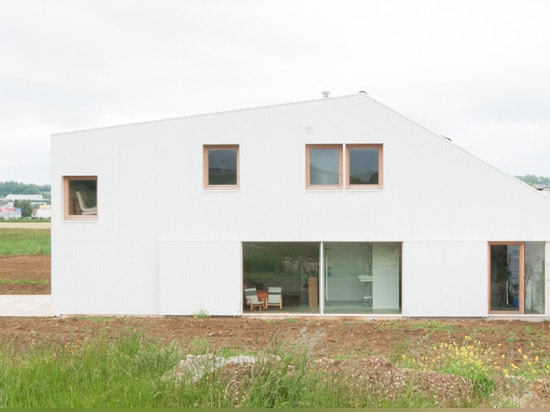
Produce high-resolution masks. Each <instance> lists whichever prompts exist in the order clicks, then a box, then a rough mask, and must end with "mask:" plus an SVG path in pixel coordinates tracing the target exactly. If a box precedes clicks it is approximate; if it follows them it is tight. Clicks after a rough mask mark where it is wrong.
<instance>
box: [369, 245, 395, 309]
mask: <svg viewBox="0 0 550 412" xmlns="http://www.w3.org/2000/svg"><path fill="white" fill-rule="evenodd" d="M400 255H401V244H399V243H373V252H372V259H373V262H372V272H373V300H372V305H373V308H374V309H391V310H397V309H399V308H400V302H399V298H400V296H399V295H400V293H399V292H400V290H399V289H400V288H399V285H400V260H401V256H400Z"/></svg>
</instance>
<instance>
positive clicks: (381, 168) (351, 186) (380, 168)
mask: <svg viewBox="0 0 550 412" xmlns="http://www.w3.org/2000/svg"><path fill="white" fill-rule="evenodd" d="M352 149H377V150H378V183H377V184H353V183H351V173H350V171H351V170H350V168H351V161H350V151H351V150H352ZM383 187H384V145H383V144H355V143H354V144H347V145H346V189H351V190H365V189H367V190H379V189H382V188H383Z"/></svg>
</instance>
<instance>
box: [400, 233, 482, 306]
mask: <svg viewBox="0 0 550 412" xmlns="http://www.w3.org/2000/svg"><path fill="white" fill-rule="evenodd" d="M487 247H488V246H487V243H486V242H463V241H461V242H448V241H444V242H405V243H404V244H403V284H402V287H403V315H404V316H412V317H415V316H449V317H453V316H463V317H470V316H473V317H480V316H483V317H484V316H487V313H488V290H487V288H488V276H489V274H488V262H487V259H488V258H487V256H488V252H487Z"/></svg>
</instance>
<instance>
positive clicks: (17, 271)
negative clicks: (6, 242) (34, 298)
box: [0, 255, 51, 295]
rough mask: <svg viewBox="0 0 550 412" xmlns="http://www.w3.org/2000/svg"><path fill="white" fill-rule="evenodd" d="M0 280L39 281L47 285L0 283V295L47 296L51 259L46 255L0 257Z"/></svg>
mask: <svg viewBox="0 0 550 412" xmlns="http://www.w3.org/2000/svg"><path fill="white" fill-rule="evenodd" d="M0 280H6V281H14V282H17V281H31V282H33V281H39V282H47V284H39V285H33V284H19V283H11V282H10V283H2V282H0V295H49V294H50V293H51V257H50V256H48V255H21V256H0Z"/></svg>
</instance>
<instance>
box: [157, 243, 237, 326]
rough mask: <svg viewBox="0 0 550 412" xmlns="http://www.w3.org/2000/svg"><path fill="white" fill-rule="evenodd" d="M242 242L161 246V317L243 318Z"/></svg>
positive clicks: (164, 244) (159, 262)
mask: <svg viewBox="0 0 550 412" xmlns="http://www.w3.org/2000/svg"><path fill="white" fill-rule="evenodd" d="M241 253H242V252H241V244H240V243H239V242H181V241H161V242H160V243H159V261H158V264H159V281H158V285H159V288H158V291H159V293H158V298H159V300H158V302H159V314H161V315H195V314H198V313H200V312H202V311H204V312H206V313H207V314H208V315H232V316H235V315H240V314H241V313H242V270H241V267H242V264H241V260H242V259H241Z"/></svg>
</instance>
